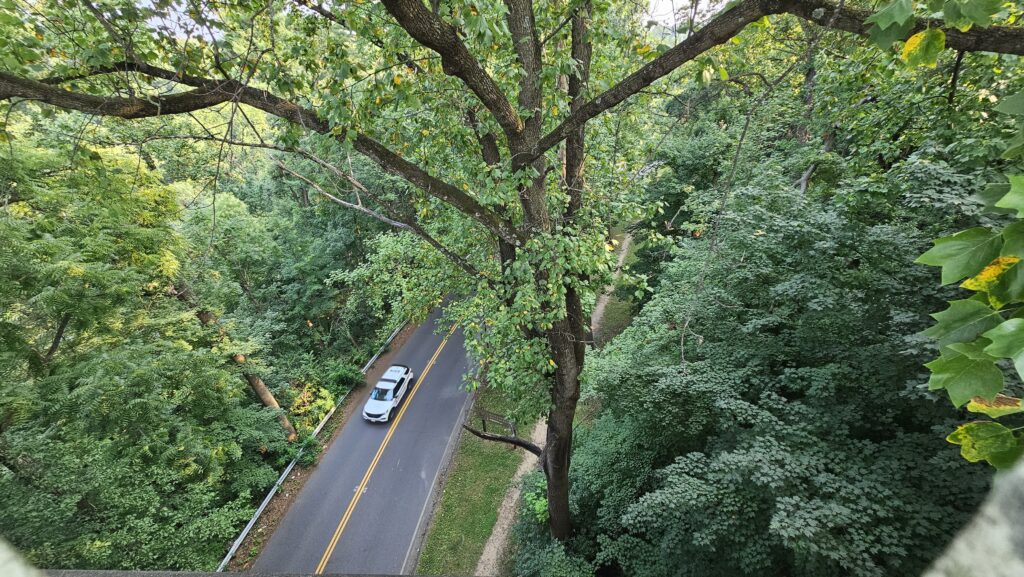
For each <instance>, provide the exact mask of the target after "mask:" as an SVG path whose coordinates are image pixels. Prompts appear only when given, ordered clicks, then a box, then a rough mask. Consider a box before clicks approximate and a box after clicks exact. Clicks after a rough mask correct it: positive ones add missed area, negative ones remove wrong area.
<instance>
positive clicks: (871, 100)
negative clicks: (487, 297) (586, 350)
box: [515, 24, 1021, 576]
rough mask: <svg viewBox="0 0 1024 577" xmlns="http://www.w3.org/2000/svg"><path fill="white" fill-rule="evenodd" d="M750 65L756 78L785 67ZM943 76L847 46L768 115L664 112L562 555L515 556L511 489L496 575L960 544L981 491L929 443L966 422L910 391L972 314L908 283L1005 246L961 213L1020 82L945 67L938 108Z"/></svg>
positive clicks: (693, 91) (525, 539)
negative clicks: (945, 256)
mask: <svg viewBox="0 0 1024 577" xmlns="http://www.w3.org/2000/svg"><path fill="white" fill-rule="evenodd" d="M776 26H779V24H776ZM775 31H776V32H777V31H779V28H776V29H775ZM761 39H762V40H764V42H763V43H761V44H760V46H759V47H758V49H757V50H758V52H757V53H758V54H769V55H770V54H772V53H773V52H774V51H775V50H782V49H786V48H789V50H790V51H791V52H796V51H795V50H793V45H794V44H796V43H795V42H794V43H791V44H787V43H786V42H785V41H783V43H782V44H781V45H780V44H775V43H773V42H772V41H770V40H768V39H767V38H766V37H764V36H762V37H761ZM790 42H792V41H790ZM797 45H799V44H797ZM742 50H743V48H742V47H737V48H732V49H731V52H732V53H733V57H736V56H740V55H742V54H744V52H742ZM747 54H749V52H747ZM954 57H955V56H951V57H950V58H949V59H948V60H946V59H941V60H940V63H939V68H938V73H930V72H922V70H921V69H914V68H908V67H907V66H905V64H904V63H903V62H901V61H900V60H901V57H900V54H899V53H898V52H896V53H894V54H892V55H891V56H890V55H882V56H880V55H879V53H878V51H877V49H874V48H869V47H861V46H851V47H848V48H847V49H846V50H844V51H842V53H841V54H840V53H834V54H825V53H821V54H817V55H815V57H814V59H813V60H812V61H810V62H809V63H808V64H805V65H804V67H803V70H800V69H798V72H797V73H795V74H793V75H792V76H793V77H792V78H790V79H788V80H786V81H785V82H783V84H782V85H781V87H779V88H777V89H776V90H774V91H763V92H760V91H755V92H754V93H753V96H746V95H744V94H743V93H742V92H741V91H740V90H736V89H734V88H729V87H728V86H726V85H724V84H720V83H715V82H712V83H709V84H701V83H697V84H690V85H688V86H686V87H684V88H683V89H682V90H681V91H680V92H679V94H678V95H674V96H673V97H672V98H671V99H670V100H668V101H667V102H666V103H665V111H666V112H667V113H668V114H669V115H671V117H675V118H680V120H685V123H684V122H679V123H678V124H675V123H671V122H669V123H667V124H666V128H667V130H668V136H667V137H666V139H665V143H664V145H663V146H662V147H660V149H659V151H658V154H657V157H656V159H657V165H656V166H657V169H656V171H655V172H654V173H653V176H652V178H651V180H650V182H649V184H648V185H647V194H648V196H649V198H650V199H651V201H652V202H657V201H660V202H662V203H664V212H663V213H662V214H660V215H658V216H656V217H655V218H653V219H652V220H651V221H649V222H646V223H643V224H642V225H641V226H639V227H636V228H635V230H634V234H635V235H637V237H638V238H640V239H644V242H643V243H642V245H641V248H640V249H639V251H638V254H639V257H640V258H639V261H638V262H637V263H636V264H635V265H634V266H633V271H634V273H640V272H642V273H644V274H646V275H647V276H648V277H649V278H648V282H649V284H650V285H651V286H652V287H653V293H651V294H650V295H649V296H646V297H644V298H640V299H636V300H635V303H636V304H635V306H636V307H637V308H638V314H637V316H636V317H635V318H634V320H633V323H632V325H631V326H630V327H629V328H628V329H626V330H625V332H624V333H622V334H621V335H620V336H619V337H617V338H616V339H615V340H614V341H612V343H610V344H609V345H607V346H606V347H605V348H604V349H602V350H601V351H600V352H599V353H598V354H597V355H595V357H594V358H592V359H591V362H590V363H589V365H588V368H587V373H586V377H587V379H586V381H587V384H588V387H587V392H586V396H587V397H588V398H587V399H585V401H584V402H589V403H592V404H594V405H596V406H599V407H600V409H599V411H598V412H597V414H596V417H595V418H593V420H588V421H582V422H579V423H578V430H577V443H576V447H575V452H574V461H573V466H572V480H573V493H572V503H573V513H574V515H575V518H576V519H577V523H578V524H577V534H576V537H575V538H574V539H573V540H572V541H570V542H568V543H567V544H566V545H564V546H562V545H559V544H557V543H554V542H552V541H550V539H549V538H548V537H547V536H546V535H543V533H542V532H541V531H539V530H538V529H539V528H540V525H539V524H538V523H539V521H540V519H538V518H537V511H536V508H535V506H534V502H535V500H536V499H537V498H538V497H539V496H542V495H543V493H538V492H537V490H533V491H530V490H529V484H528V490H527V491H526V495H527V496H526V498H525V499H524V503H523V509H522V512H521V518H520V521H519V525H518V527H517V537H516V541H517V545H516V547H517V553H516V559H515V571H516V573H517V574H522V575H568V574H579V575H586V574H591V573H593V572H594V571H598V572H600V573H602V574H623V575H637V576H640V575H643V576H655V575H694V576H712V575H722V576H735V575H792V576H798V575H806V576H825V575H837V576H838V575H861V576H877V575H914V574H918V573H920V572H921V571H922V570H923V569H924V568H925V567H926V566H927V565H928V563H929V562H930V561H931V560H932V559H933V558H934V557H935V556H936V555H937V554H938V552H939V551H941V549H942V547H943V546H944V544H945V542H946V540H948V539H949V538H950V537H951V536H952V535H953V534H954V533H955V532H956V530H957V529H958V528H959V527H961V526H962V525H963V524H964V523H966V521H967V520H968V519H969V518H970V515H971V514H972V513H973V510H974V507H976V505H977V503H978V502H979V500H980V499H981V497H982V496H984V494H985V492H986V489H987V486H988V483H989V479H990V477H991V471H990V470H987V469H986V468H984V467H981V466H979V465H972V464H969V463H968V462H966V461H964V460H962V459H960V457H959V455H958V454H957V448H956V447H954V446H952V445H950V444H948V443H946V442H945V441H944V440H943V438H944V436H945V432H946V431H948V430H950V429H951V428H952V427H953V426H954V423H956V422H957V421H962V420H963V413H961V412H960V411H957V410H955V409H954V408H953V407H951V406H950V404H949V403H948V402H947V401H946V400H945V399H944V398H943V397H944V394H943V396H939V395H937V393H935V392H932V391H930V390H929V386H928V381H929V376H928V370H927V369H926V368H925V367H924V366H923V365H924V363H926V362H928V361H929V360H930V359H931V358H932V357H933V356H934V355H935V354H936V350H937V346H936V345H937V344H945V343H935V342H934V341H933V340H932V339H931V338H929V337H931V336H933V334H934V333H933V332H924V333H923V334H922V331H924V330H925V329H926V328H928V326H929V323H930V319H929V318H928V314H929V313H931V312H933V311H935V310H938V309H941V308H943V306H944V305H943V304H942V303H943V301H944V300H950V299H953V298H967V297H968V296H970V295H969V294H967V295H966V296H956V293H954V291H953V290H952V289H950V288H948V287H942V286H940V282H939V279H938V275H937V274H936V273H935V272H934V271H933V270H931V269H929V268H928V267H924V266H921V265H919V264H915V262H914V261H915V259H916V258H917V257H918V255H920V254H921V253H923V252H925V251H926V250H927V249H928V248H929V246H930V244H931V239H933V238H935V237H939V236H943V235H947V234H950V233H952V232H955V231H958V230H961V229H965V228H970V227H973V226H978V225H985V226H989V227H993V228H994V229H995V230H996V231H998V229H999V228H1000V227H1002V226H1006V225H1007V224H1010V223H1011V222H1013V221H1012V220H1011V221H1007V220H1005V219H1006V216H1004V215H999V214H993V213H991V212H987V211H986V210H985V206H984V205H985V204H986V198H987V197H991V196H993V195H992V193H991V191H989V193H988V194H986V193H985V192H986V190H987V189H988V188H989V187H988V186H987V183H989V182H1000V181H1002V180H1003V178H1002V177H1001V175H1000V172H1002V171H1004V170H1005V167H1000V166H999V164H1000V162H1001V161H1000V160H999V159H998V158H999V156H1000V154H1001V153H1002V151H1003V150H1004V148H1005V146H1004V144H1003V143H1004V142H1006V140H1007V138H1008V135H1010V137H1012V135H1013V133H1014V131H1015V128H1016V126H1015V124H1014V122H1013V120H1012V119H1010V118H1008V117H1007V116H1006V115H998V114H991V112H990V108H989V107H990V106H991V102H990V97H991V100H995V96H994V95H992V93H991V92H990V87H991V86H992V85H993V84H997V85H1000V86H1001V89H1000V90H1001V91H1002V93H1003V94H1006V95H1013V94H1015V93H1016V91H1018V90H1019V89H1020V87H1021V77H1020V75H1019V73H1018V72H1016V71H1014V70H1013V68H1012V67H1013V66H1016V62H1015V61H1008V62H1007V61H1003V62H1000V61H998V60H997V59H993V58H990V57H978V58H972V57H970V56H968V57H967V58H966V59H965V60H964V61H963V62H962V63H961V64H960V65H957V67H958V75H959V79H958V81H957V82H958V86H957V93H956V94H955V96H954V97H953V98H952V99H950V97H949V90H950V85H949V76H948V75H949V73H950V71H951V69H952V66H953V65H954V61H953V58H954ZM719 58H720V59H721V60H723V61H724V60H726V58H727V56H725V55H723V56H720V57H719ZM879 60H882V62H879ZM809 67H813V72H810V73H808V71H809V70H811V68H809ZM1004 67H1005V68H1004ZM850 70H858V71H860V74H862V75H863V78H864V79H865V80H867V82H851V81H850V77H851V75H850ZM993 74H995V76H993ZM808 77H810V80H808ZM910 86H917V88H916V89H914V92H913V93H911V94H910V95H909V96H908V95H907V94H908V91H909V87H910ZM808 93H810V94H808ZM898 94H900V95H902V96H896V95H898ZM889 98H894V99H901V100H902V101H903V102H904V106H908V104H906V99H908V98H909V99H911V101H912V103H910V104H909V106H911V107H913V108H914V110H915V115H913V116H911V117H908V116H907V115H906V114H905V112H903V111H901V110H897V109H894V108H891V107H890V106H889V104H888V99H889ZM697 101H703V102H704V105H703V106H702V107H701V108H699V109H697V110H696V111H694V108H693V106H692V103H693V102H697ZM748 114H749V117H748ZM748 120H749V126H747V128H746V129H745V128H744V126H745V125H746V123H747V122H748ZM966 135H969V136H966ZM741 138H742V139H743V144H742V146H740V144H739V143H740V141H741ZM738 146H739V151H738V152H737V147H738ZM734 161H736V163H737V168H736V172H735V175H733V172H732V171H733V162H734ZM808 167H813V168H811V170H810V171H807V169H808ZM807 174H810V175H811V176H810V177H809V178H807V177H806V175H807ZM997 188H998V190H999V191H1000V194H999V195H996V196H995V198H996V199H997V198H999V197H1000V196H1002V195H1003V194H1006V192H1007V190H1008V188H1007V187H1006V186H1003V185H999V186H998V187H997ZM1008 198H1009V197H1008ZM989 202H990V203H991V202H995V199H992V200H990V201H989ZM1004 202H1006V201H1004ZM1013 226H1016V225H1013ZM1011 228H1012V227H1011ZM975 230H985V231H986V232H985V238H986V239H989V240H990V241H991V239H992V237H993V235H995V236H998V232H987V230H988V229H975ZM961 234H964V233H961ZM1005 234H1006V233H1005V232H1004V235H1005ZM953 238H954V239H955V238H957V237H953ZM1010 243H1011V241H1009V240H1007V244H1010ZM993 250H995V253H994V254H989V253H991V252H992V251H989V253H986V254H985V255H984V256H979V257H978V258H977V259H975V262H972V263H971V264H970V265H969V266H974V264H978V266H977V267H975V269H972V270H971V271H970V272H969V273H966V274H961V275H958V278H957V279H949V278H945V277H944V278H943V281H945V282H949V280H960V279H962V278H963V276H967V274H973V273H976V272H978V271H980V270H981V268H983V267H984V266H985V265H986V264H988V262H989V261H990V260H991V259H992V258H994V257H997V256H998V255H999V252H998V247H995V249H993ZM1004 254H1006V253H1005V252H1004ZM961 260H963V259H961ZM981 261H984V262H981ZM1011 264H1015V263H1011ZM1004 268H1005V267H1004ZM982 274H983V273H982ZM1003 284H1006V283H1003ZM964 286H965V287H966V288H970V289H974V290H978V287H976V286H971V285H970V284H965V285H964ZM1014 286H1015V285H1014ZM992 290H995V289H994V288H993V289H992ZM989 294H990V295H991V294H992V293H991V292H990V293H989ZM1015 298H1016V297H1015ZM957 302H961V303H970V306H975V307H978V308H981V309H986V310H991V309H988V308H987V306H988V305H989V304H992V306H996V307H998V306H999V305H998V304H994V303H988V302H987V301H980V300H970V301H957ZM955 304H956V303H954V305H955ZM992 314H994V313H989V315H988V317H986V318H989V319H991V318H992ZM975 316H976V317H978V316H981V315H980V313H979V314H978V315H975ZM975 320H976V319H975ZM1006 323H1007V324H1009V325H1010V326H1008V327H1006V329H1004V330H1005V331H1006V332H1011V331H1010V329H1013V328H1014V327H1015V321H1013V320H1010V321H1006ZM963 324H968V323H966V322H965V323H963ZM995 324H996V322H995V321H992V322H991V323H990V324H989V325H986V326H980V325H972V326H971V327H969V329H965V330H970V331H971V332H970V334H966V333H965V332H964V331H961V332H960V334H958V335H957V336H958V337H962V338H961V339H958V340H964V339H966V340H971V339H973V338H974V336H977V335H978V334H979V333H980V332H983V331H984V330H987V329H989V328H992V326H995ZM975 329H976V330H975ZM986 334H987V333H986ZM1005 338H1007V339H1008V340H1012V337H1010V336H1007V337H1005ZM1004 342H1005V341H1004ZM1014 342H1015V343H1016V345H1015V348H1013V349H1012V350H1007V351H1006V353H1005V354H1002V355H999V356H1008V357H1012V356H1013V355H1014V354H1016V352H1017V350H1018V349H1017V348H1016V347H1019V345H1020V340H1019V339H1017V340H1015V341H1014ZM1003 348H1004V349H1005V348H1006V347H1003ZM947 354H949V353H945V352H944V353H943V355H944V356H945V355H947ZM965 358H966V357H965ZM993 360H994V359H993V358H991V357H990V358H989V362H992V361H993ZM1010 370H1012V369H1010ZM996 372H997V377H994V378H998V379H999V383H1002V382H1003V381H1002V379H1003V375H1002V372H1001V371H1000V370H996ZM1007 374H1008V376H1007V379H1008V380H1007V383H1008V386H1009V387H1010V388H1011V389H1014V388H1016V387H1018V386H1019V384H1016V383H1017V381H1015V379H1014V377H1013V376H1012V375H1009V373H1007ZM963 376H964V378H967V379H974V378H980V375H976V374H971V373H963ZM931 388H933V389H934V388H936V387H935V386H934V378H933V384H932V387H931ZM996 389H998V390H1001V386H1000V387H996ZM951 392H952V391H951ZM991 392H992V393H994V392H995V391H991ZM973 394H978V393H973ZM973 394H971V395H968V396H967V400H969V399H970V396H973ZM963 403H966V400H964V399H961V400H960V402H958V405H959V404H963ZM972 410H976V409H972ZM1000 426H1001V425H1000ZM951 440H952V441H956V440H957V439H955V438H952V437H951ZM972 448H974V447H972ZM1002 448H1003V449H1004V450H1005V448H1006V447H1005V443H1004V445H1003V446H1002ZM964 454H965V455H968V447H966V446H965V448H964ZM970 456H972V457H974V458H972V459H971V460H978V459H979V458H981V457H978V456H977V453H972V454H971V455H970ZM538 481H539V482H540V486H541V487H542V486H543V479H540V480H538Z"/></svg>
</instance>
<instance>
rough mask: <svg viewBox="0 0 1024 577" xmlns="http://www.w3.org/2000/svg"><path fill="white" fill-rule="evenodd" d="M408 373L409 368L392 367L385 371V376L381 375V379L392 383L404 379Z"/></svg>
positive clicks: (402, 366)
mask: <svg viewBox="0 0 1024 577" xmlns="http://www.w3.org/2000/svg"><path fill="white" fill-rule="evenodd" d="M408 371H409V367H407V366H405V365H391V366H390V367H388V370H386V371H384V374H383V375H381V377H380V378H381V379H386V380H390V381H397V380H398V379H400V378H402V377H404V376H405V373H407V372H408Z"/></svg>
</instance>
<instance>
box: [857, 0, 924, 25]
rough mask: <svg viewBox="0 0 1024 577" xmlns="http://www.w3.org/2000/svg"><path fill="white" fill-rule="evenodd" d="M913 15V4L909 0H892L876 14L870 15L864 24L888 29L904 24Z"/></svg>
mask: <svg viewBox="0 0 1024 577" xmlns="http://www.w3.org/2000/svg"><path fill="white" fill-rule="evenodd" d="M913 15H914V3H913V2H912V1H911V0H892V2H889V4H887V5H886V6H885V8H882V9H881V10H879V11H878V12H875V13H874V14H872V15H871V16H870V17H869V18H868V19H867V20H865V22H871V23H873V24H875V25H877V26H878V27H879V28H889V27H890V26H894V25H901V24H905V23H906V22H907V21H908V20H910V18H911V16H913Z"/></svg>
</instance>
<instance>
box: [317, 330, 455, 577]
mask: <svg viewBox="0 0 1024 577" xmlns="http://www.w3.org/2000/svg"><path fill="white" fill-rule="evenodd" d="M456 327H458V325H457V324H456V325H453V326H452V328H451V330H449V331H448V334H447V335H445V337H444V339H443V340H442V341H441V344H440V346H438V347H437V350H436V351H434V356H432V357H430V360H429V361H427V366H426V367H424V368H423V372H422V373H420V378H419V379H417V380H416V384H415V385H414V386H413V389H412V391H411V392H410V393H409V398H407V399H406V400H405V402H404V403H403V404H402V408H401V409H399V410H398V416H397V417H395V420H394V421H393V422H392V423H391V427H390V428H389V429H388V434H387V435H385V436H384V440H383V441H382V442H381V444H380V448H378V449H377V454H376V455H374V456H373V460H372V461H370V467H369V468H368V469H366V474H365V475H363V480H362V481H360V482H359V486H358V487H356V492H355V495H352V500H351V501H349V503H348V507H346V508H345V514H344V515H342V517H341V521H339V522H338V527H337V528H335V529H334V535H333V536H332V537H331V542H330V543H328V544H327V549H325V550H324V554H323V557H321V558H320V564H318V565H317V566H316V571H314V573H313V574H314V575H320V574H322V573H323V572H324V570H325V569H326V568H327V562H328V561H330V559H331V555H332V554H333V553H334V548H335V547H336V546H337V545H338V539H339V538H341V534H342V532H344V531H345V525H347V524H348V520H349V518H350V517H352V511H354V510H355V508H356V504H357V503H359V499H360V497H362V496H363V491H365V490H366V484H367V483H368V482H369V481H370V476H372V475H373V471H374V469H376V468H377V463H378V462H379V461H380V456H381V455H383V454H384V448H385V447H387V446H388V443H389V442H390V441H391V437H392V436H393V435H394V434H395V429H397V428H398V423H400V422H402V416H403V415H405V410H406V409H408V408H409V405H411V404H412V398H413V397H415V396H416V391H419V390H420V383H422V382H423V379H425V378H427V373H429V372H430V369H431V367H433V366H434V362H435V361H437V357H438V356H439V355H440V354H441V351H442V350H444V347H445V345H447V344H448V338H449V337H451V336H452V333H454V332H455V329H456Z"/></svg>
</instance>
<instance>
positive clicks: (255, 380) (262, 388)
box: [232, 354, 299, 442]
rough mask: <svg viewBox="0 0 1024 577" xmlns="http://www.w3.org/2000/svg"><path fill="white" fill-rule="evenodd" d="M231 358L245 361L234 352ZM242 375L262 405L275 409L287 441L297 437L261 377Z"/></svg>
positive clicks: (243, 356)
mask: <svg viewBox="0 0 1024 577" xmlns="http://www.w3.org/2000/svg"><path fill="white" fill-rule="evenodd" d="M232 358H233V359H234V361H235V362H236V363H238V364H239V365H241V364H242V363H244V362H245V355H241V354H236V355H235V356H234V357H232ZM242 376H243V377H245V382H247V383H249V388H250V389H252V392H254V393H256V397H257V398H258V399H259V400H260V402H261V403H263V406H264V407H269V408H271V409H275V410H276V411H277V422H279V423H281V428H282V429H284V432H285V434H286V435H287V436H288V441H289V442H291V441H294V440H295V439H296V438H298V436H299V435H298V433H296V432H295V427H294V426H292V422H291V421H289V420H288V415H287V414H286V413H285V412H284V410H283V409H281V405H279V404H278V403H277V398H275V397H274V393H272V392H271V391H270V389H269V388H268V387H267V384H266V383H264V382H263V379H261V378H260V376H259V375H255V374H253V373H246V372H243V373H242Z"/></svg>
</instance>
